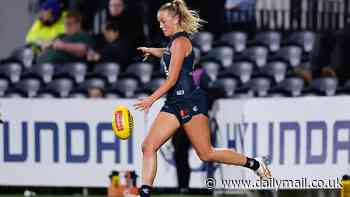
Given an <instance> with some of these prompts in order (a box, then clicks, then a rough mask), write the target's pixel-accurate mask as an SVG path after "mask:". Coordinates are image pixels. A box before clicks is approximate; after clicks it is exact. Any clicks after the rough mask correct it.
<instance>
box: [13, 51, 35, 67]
mask: <svg viewBox="0 0 350 197" xmlns="http://www.w3.org/2000/svg"><path fill="white" fill-rule="evenodd" d="M12 57H14V58H15V59H17V60H18V61H20V62H21V63H22V64H23V66H24V68H26V69H29V68H31V67H32V64H33V61H34V57H35V55H34V53H33V50H32V49H31V48H29V47H20V48H18V49H15V50H14V52H13V53H12Z"/></svg>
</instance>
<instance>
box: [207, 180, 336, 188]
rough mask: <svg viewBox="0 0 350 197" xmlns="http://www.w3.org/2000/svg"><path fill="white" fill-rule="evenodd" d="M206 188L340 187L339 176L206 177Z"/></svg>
mask: <svg viewBox="0 0 350 197" xmlns="http://www.w3.org/2000/svg"><path fill="white" fill-rule="evenodd" d="M205 185H206V187H207V188H208V189H276V190H277V189H340V188H342V183H341V179H340V178H335V179H310V178H307V177H303V178H300V179H277V178H264V179H254V180H252V179H215V178H207V179H206V182H205Z"/></svg>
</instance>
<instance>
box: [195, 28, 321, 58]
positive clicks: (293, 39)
mask: <svg viewBox="0 0 350 197" xmlns="http://www.w3.org/2000/svg"><path fill="white" fill-rule="evenodd" d="M315 39H316V33H314V32H311V31H302V32H294V33H291V34H290V35H289V36H287V37H286V38H284V39H282V34H281V33H280V32H276V31H268V32H258V33H257V34H256V36H255V38H253V39H252V40H250V41H249V40H248V35H247V33H245V32H228V33H225V34H223V35H222V36H221V38H220V39H219V40H218V41H217V42H216V43H226V44H229V45H231V46H232V47H233V48H234V50H235V52H242V51H244V50H245V49H246V47H247V45H248V43H249V42H254V43H261V44H264V45H265V46H267V47H268V50H269V51H270V52H276V51H278V50H279V48H280V46H281V45H282V44H296V45H299V46H301V47H302V49H303V51H304V52H306V53H309V52H311V50H312V48H313V45H314V42H315ZM193 42H194V43H195V44H196V45H197V46H199V48H200V50H201V51H202V52H203V53H207V52H209V51H210V50H211V49H212V48H213V46H214V44H215V39H214V35H213V34H212V33H210V32H205V31H204V32H198V33H196V34H195V35H194V36H193Z"/></svg>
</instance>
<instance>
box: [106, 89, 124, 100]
mask: <svg viewBox="0 0 350 197" xmlns="http://www.w3.org/2000/svg"><path fill="white" fill-rule="evenodd" d="M105 97H106V98H111V99H116V98H122V97H123V96H122V94H121V93H119V92H117V91H115V90H108V91H107V92H106V93H105Z"/></svg>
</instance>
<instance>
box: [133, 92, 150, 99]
mask: <svg viewBox="0 0 350 197" xmlns="http://www.w3.org/2000/svg"><path fill="white" fill-rule="evenodd" d="M149 95H150V92H148V91H137V92H136V93H135V98H145V97H148V96H149Z"/></svg>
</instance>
